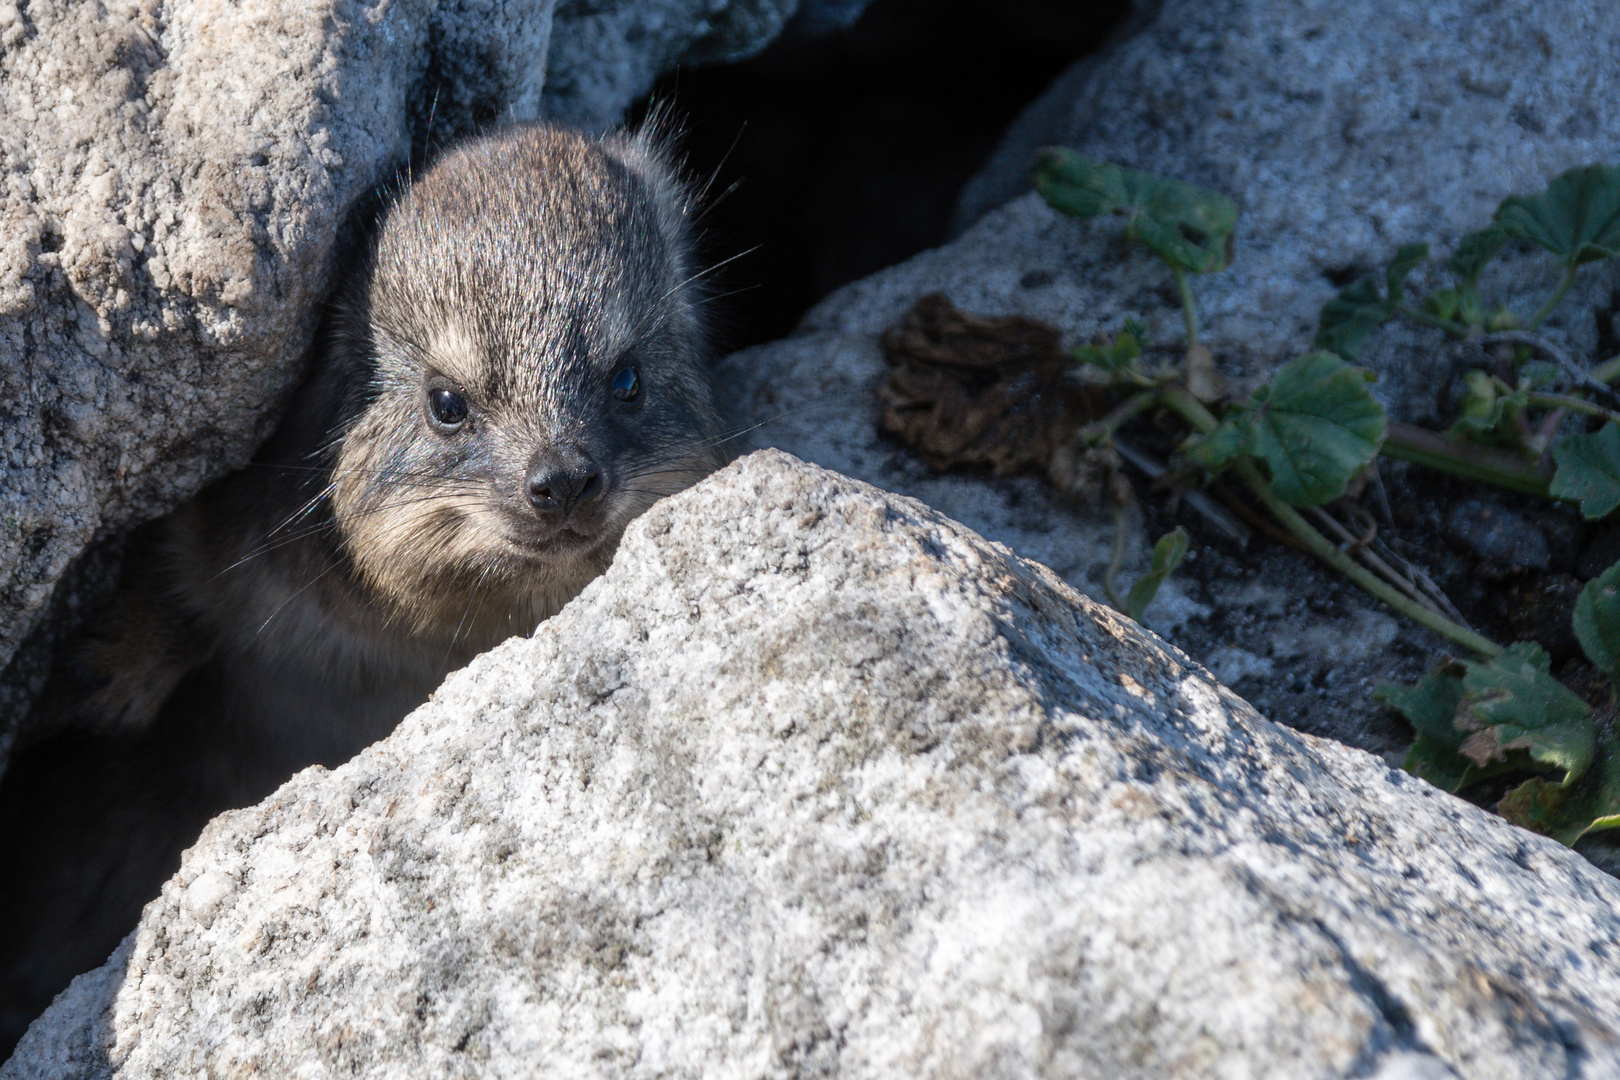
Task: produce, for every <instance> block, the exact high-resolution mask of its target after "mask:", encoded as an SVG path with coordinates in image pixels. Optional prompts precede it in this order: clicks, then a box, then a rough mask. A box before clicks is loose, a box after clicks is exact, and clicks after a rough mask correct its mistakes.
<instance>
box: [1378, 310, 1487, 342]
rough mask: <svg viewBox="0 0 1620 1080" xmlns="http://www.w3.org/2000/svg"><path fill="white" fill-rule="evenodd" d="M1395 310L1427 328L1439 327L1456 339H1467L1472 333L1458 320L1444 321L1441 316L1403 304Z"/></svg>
mask: <svg viewBox="0 0 1620 1080" xmlns="http://www.w3.org/2000/svg"><path fill="white" fill-rule="evenodd" d="M1395 310H1396V311H1397V312H1399V313H1400V314H1402V315H1405V316H1406V317H1407V318H1408V319H1411V320H1412V321H1413V322H1419V323H1422V324H1423V325H1425V326H1438V327H1439V328H1440V329H1442V330H1444V331H1445V332H1446V333H1448V334H1452V335H1454V336H1456V337H1460V338H1465V337H1467V336H1468V335H1469V333H1470V332H1471V331H1470V330H1469V328H1468V327H1467V326H1466V325H1464V324H1463V323H1460V322H1458V321H1457V320H1456V319H1442V318H1441V317H1440V316H1438V315H1435V314H1432V313H1430V312H1427V311H1424V310H1423V309H1422V308H1415V307H1411V306H1410V305H1407V304H1402V305H1401V306H1400V307H1398V308H1396V309H1395Z"/></svg>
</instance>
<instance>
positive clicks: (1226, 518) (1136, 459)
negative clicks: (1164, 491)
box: [1114, 435, 1254, 544]
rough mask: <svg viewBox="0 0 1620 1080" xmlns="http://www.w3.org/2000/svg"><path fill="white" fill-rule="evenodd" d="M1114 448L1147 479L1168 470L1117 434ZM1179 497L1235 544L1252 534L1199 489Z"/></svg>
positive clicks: (1157, 477)
mask: <svg viewBox="0 0 1620 1080" xmlns="http://www.w3.org/2000/svg"><path fill="white" fill-rule="evenodd" d="M1114 449H1115V450H1116V451H1118V452H1119V456H1120V457H1122V458H1124V459H1125V460H1126V461H1128V462H1129V463H1130V464H1132V465H1134V466H1135V467H1136V468H1138V469H1141V470H1142V472H1143V473H1145V474H1146V475H1147V478H1148V479H1149V480H1157V479H1159V478H1160V477H1162V476H1164V475H1165V474H1166V473H1168V472H1169V471H1170V470H1169V468H1168V467H1166V466H1165V465H1164V464H1162V463H1161V462H1159V461H1158V460H1157V459H1155V458H1154V457H1153V455H1151V454H1148V453H1146V452H1145V451H1142V450H1139V449H1137V448H1136V447H1135V446H1132V445H1131V444H1130V443H1128V442H1126V441H1125V440H1124V439H1121V438H1120V437H1119V436H1117V435H1116V436H1114ZM1181 498H1182V500H1183V501H1184V502H1186V504H1187V505H1188V506H1190V507H1192V509H1193V510H1195V511H1196V512H1197V513H1199V514H1201V515H1203V517H1204V520H1205V521H1208V522H1209V523H1210V524H1211V525H1213V526H1215V527H1216V528H1217V529H1219V530H1220V531H1221V532H1223V533H1225V534H1226V535H1227V536H1229V537H1231V538H1232V539H1233V540H1236V541H1237V542H1238V543H1239V544H1248V542H1249V538H1250V537H1252V536H1253V535H1254V533H1252V532H1250V531H1249V527H1248V526H1247V525H1245V524H1243V522H1241V521H1239V520H1238V519H1237V518H1236V517H1234V516H1233V515H1232V514H1231V513H1230V512H1229V511H1228V510H1227V509H1226V508H1225V507H1224V506H1222V505H1221V504H1220V503H1218V502H1216V501H1215V500H1214V499H1212V498H1210V497H1209V496H1208V495H1206V494H1204V493H1203V492H1202V491H1194V490H1188V491H1183V492H1182V493H1181Z"/></svg>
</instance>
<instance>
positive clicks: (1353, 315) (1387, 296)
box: [1316, 244, 1429, 360]
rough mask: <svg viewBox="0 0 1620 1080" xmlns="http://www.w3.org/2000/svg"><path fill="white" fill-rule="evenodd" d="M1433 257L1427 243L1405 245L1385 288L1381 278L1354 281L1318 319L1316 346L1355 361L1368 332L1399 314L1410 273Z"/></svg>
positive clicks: (1386, 277) (1386, 274) (1386, 273)
mask: <svg viewBox="0 0 1620 1080" xmlns="http://www.w3.org/2000/svg"><path fill="white" fill-rule="evenodd" d="M1428 257H1429V246H1428V245H1427V244H1403V245H1401V247H1400V249H1399V250H1397V251H1396V252H1395V257H1394V258H1393V259H1391V260H1390V262H1389V265H1388V266H1387V267H1385V268H1384V288H1383V289H1382V290H1380V289H1379V286H1378V279H1377V278H1374V277H1365V278H1362V279H1361V280H1360V281H1356V282H1352V283H1351V284H1350V285H1348V286H1347V287H1345V289H1344V290H1343V291H1341V292H1340V293H1339V295H1338V296H1335V297H1334V298H1333V299H1332V300H1329V301H1328V302H1327V303H1326V304H1325V305H1324V306H1323V308H1322V314H1321V316H1320V318H1319V319H1318V320H1317V327H1316V347H1317V348H1318V349H1327V350H1328V351H1329V352H1334V353H1338V354H1339V355H1340V356H1341V357H1343V358H1344V359H1346V360H1354V359H1355V358H1356V354H1357V353H1359V352H1360V351H1361V343H1362V342H1363V341H1364V340H1366V337H1367V335H1368V334H1370V333H1372V332H1373V331H1374V330H1376V329H1377V328H1378V327H1379V326H1381V325H1383V324H1384V323H1385V322H1387V321H1388V320H1389V319H1390V318H1392V317H1393V316H1394V315H1395V312H1396V311H1397V310H1398V309H1399V308H1400V306H1401V296H1402V292H1403V290H1404V289H1405V288H1406V279H1407V276H1408V275H1410V274H1411V273H1412V271H1413V270H1414V269H1415V268H1416V267H1417V266H1418V265H1419V264H1420V263H1422V262H1423V260H1424V259H1426V258H1428Z"/></svg>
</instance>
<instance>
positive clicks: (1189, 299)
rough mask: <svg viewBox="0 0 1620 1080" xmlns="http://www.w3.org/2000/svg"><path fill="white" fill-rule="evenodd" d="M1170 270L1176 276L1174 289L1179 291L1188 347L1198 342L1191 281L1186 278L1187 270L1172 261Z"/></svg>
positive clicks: (1196, 314)
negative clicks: (1185, 322) (1185, 323)
mask: <svg viewBox="0 0 1620 1080" xmlns="http://www.w3.org/2000/svg"><path fill="white" fill-rule="evenodd" d="M1170 272H1171V273H1172V274H1174V275H1175V276H1176V290H1177V291H1178V292H1180V293H1181V314H1182V315H1183V317H1185V318H1186V320H1187V347H1188V348H1189V349H1190V348H1192V347H1193V346H1194V345H1197V344H1198V308H1197V307H1196V306H1194V304H1193V294H1192V283H1191V282H1189V281H1188V280H1187V271H1185V270H1183V269H1182V268H1181V267H1179V266H1177V265H1175V264H1174V263H1171V264H1170Z"/></svg>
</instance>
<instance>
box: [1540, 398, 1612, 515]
mask: <svg viewBox="0 0 1620 1080" xmlns="http://www.w3.org/2000/svg"><path fill="white" fill-rule="evenodd" d="M1552 456H1553V463H1554V464H1555V465H1556V466H1557V469H1556V471H1554V472H1553V478H1552V486H1551V488H1550V489H1549V490H1550V491H1551V494H1552V497H1553V498H1555V499H1565V500H1567V501H1569V502H1578V503H1580V504H1581V516H1582V517H1584V518H1586V520H1588V521H1596V520H1597V519H1598V518H1601V517H1607V516H1608V515H1609V514H1610V513H1611V512H1613V510H1614V508H1615V507H1617V506H1620V425H1617V424H1615V423H1614V421H1612V420H1611V421H1610V422H1609V423H1607V424H1604V425H1603V427H1601V428H1600V429H1598V430H1597V431H1596V432H1594V433H1592V434H1590V435H1571V436H1570V437H1569V438H1567V439H1564V440H1562V441H1561V442H1559V443H1558V445H1556V446H1554V447H1553V451H1552Z"/></svg>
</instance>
